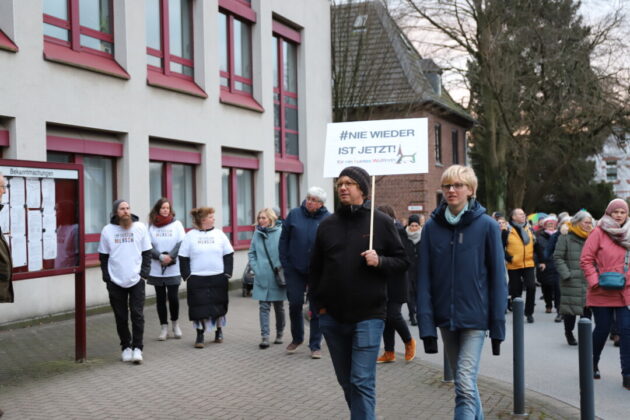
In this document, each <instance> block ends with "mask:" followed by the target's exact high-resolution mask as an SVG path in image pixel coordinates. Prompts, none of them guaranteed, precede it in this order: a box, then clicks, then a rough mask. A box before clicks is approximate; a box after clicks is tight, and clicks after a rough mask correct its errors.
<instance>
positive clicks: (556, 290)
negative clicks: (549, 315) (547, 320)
mask: <svg viewBox="0 0 630 420" xmlns="http://www.w3.org/2000/svg"><path fill="white" fill-rule="evenodd" d="M540 290H541V291H542V295H543V299H545V308H549V309H551V308H556V310H558V309H560V280H559V279H558V278H557V277H556V278H553V279H547V280H545V281H544V282H542V281H541V282H540Z"/></svg>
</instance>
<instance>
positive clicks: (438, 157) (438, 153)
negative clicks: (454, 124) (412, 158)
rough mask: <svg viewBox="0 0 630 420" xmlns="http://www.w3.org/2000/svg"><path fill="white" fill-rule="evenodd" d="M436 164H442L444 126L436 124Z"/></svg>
mask: <svg viewBox="0 0 630 420" xmlns="http://www.w3.org/2000/svg"><path fill="white" fill-rule="evenodd" d="M435 163H436V164H438V165H441V164H442V126H441V125H440V124H435Z"/></svg>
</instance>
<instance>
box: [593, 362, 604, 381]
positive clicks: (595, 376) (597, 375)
mask: <svg viewBox="0 0 630 420" xmlns="http://www.w3.org/2000/svg"><path fill="white" fill-rule="evenodd" d="M593 379H602V375H601V374H600V373H599V368H598V367H597V365H594V366H593Z"/></svg>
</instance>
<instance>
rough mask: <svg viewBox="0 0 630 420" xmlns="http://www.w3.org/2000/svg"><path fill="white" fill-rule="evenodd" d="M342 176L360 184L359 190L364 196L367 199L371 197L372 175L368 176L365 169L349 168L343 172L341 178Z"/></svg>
mask: <svg viewBox="0 0 630 420" xmlns="http://www.w3.org/2000/svg"><path fill="white" fill-rule="evenodd" d="M342 176H347V177H349V178H352V180H353V181H355V182H356V183H357V184H359V188H360V189H361V191H362V192H363V195H364V196H366V197H367V196H369V195H370V174H368V173H367V171H366V170H365V169H363V168H360V167H358V166H348V167H347V168H345V169H343V170H342V171H341V173H340V174H339V178H341V177H342Z"/></svg>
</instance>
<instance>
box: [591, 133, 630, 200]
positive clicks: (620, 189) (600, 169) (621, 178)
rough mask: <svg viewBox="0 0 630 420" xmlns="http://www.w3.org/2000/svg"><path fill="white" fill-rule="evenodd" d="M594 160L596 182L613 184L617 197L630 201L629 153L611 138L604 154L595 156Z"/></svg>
mask: <svg viewBox="0 0 630 420" xmlns="http://www.w3.org/2000/svg"><path fill="white" fill-rule="evenodd" d="M594 160H595V180H596V181H605V182H610V183H612V184H613V191H614V193H615V196H616V197H620V198H623V199H625V200H630V153H629V151H628V150H627V149H625V148H622V147H619V146H618V144H617V142H616V140H615V139H614V138H609V139H608V140H607V141H606V143H605V144H604V148H603V150H602V153H601V154H599V155H597V156H595V158H594ZM613 168H614V169H613ZM613 173H614V176H613Z"/></svg>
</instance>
